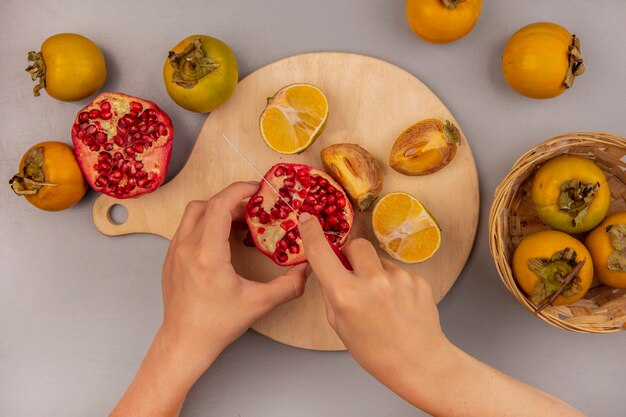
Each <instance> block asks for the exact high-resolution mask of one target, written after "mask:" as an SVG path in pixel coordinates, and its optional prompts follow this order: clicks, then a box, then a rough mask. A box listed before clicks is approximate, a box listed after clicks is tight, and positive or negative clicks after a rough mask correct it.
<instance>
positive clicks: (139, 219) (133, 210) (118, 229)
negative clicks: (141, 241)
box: [93, 190, 173, 239]
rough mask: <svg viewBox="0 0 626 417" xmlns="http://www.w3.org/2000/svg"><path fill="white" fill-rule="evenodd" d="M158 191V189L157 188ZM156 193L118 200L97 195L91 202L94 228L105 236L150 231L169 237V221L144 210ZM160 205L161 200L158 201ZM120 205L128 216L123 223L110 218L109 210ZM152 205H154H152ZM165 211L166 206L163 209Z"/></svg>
mask: <svg viewBox="0 0 626 417" xmlns="http://www.w3.org/2000/svg"><path fill="white" fill-rule="evenodd" d="M159 191H160V190H159ZM155 194H156V193H152V194H147V195H143V196H141V198H129V199H124V200H119V199H116V198H113V197H109V196H107V195H101V196H99V197H98V198H97V199H96V201H95V202H94V204H93V223H94V225H95V226H96V229H98V231H99V232H100V233H102V234H104V235H107V236H122V235H128V234H131V233H152V234H155V235H159V236H163V237H165V238H168V239H169V238H171V235H172V234H173V233H172V232H171V231H170V230H169V229H171V227H169V226H170V225H169V222H167V221H163V219H162V218H161V221H158V220H159V219H155V218H153V217H150V216H149V215H148V212H147V211H146V210H147V208H148V207H151V206H150V200H152V197H153V196H154V195H155ZM159 203H160V204H161V205H162V201H159ZM116 205H120V206H122V207H124V208H125V209H126V211H127V212H128V217H127V218H126V220H125V221H124V222H123V223H117V222H115V221H114V220H113V219H112V218H111V210H112V209H113V207H114V206H116ZM152 207H154V206H152ZM164 212H165V213H167V208H166V210H164Z"/></svg>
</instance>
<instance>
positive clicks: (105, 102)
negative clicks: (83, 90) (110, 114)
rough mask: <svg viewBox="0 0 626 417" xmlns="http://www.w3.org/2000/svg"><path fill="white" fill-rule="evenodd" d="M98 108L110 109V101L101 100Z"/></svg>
mask: <svg viewBox="0 0 626 417" xmlns="http://www.w3.org/2000/svg"><path fill="white" fill-rule="evenodd" d="M100 108H101V109H102V110H111V103H109V102H108V101H103V102H101V103H100Z"/></svg>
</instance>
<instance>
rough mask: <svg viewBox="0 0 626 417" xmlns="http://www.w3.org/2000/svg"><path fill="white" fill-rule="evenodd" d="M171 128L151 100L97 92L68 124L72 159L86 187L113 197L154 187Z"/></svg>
mask: <svg viewBox="0 0 626 417" xmlns="http://www.w3.org/2000/svg"><path fill="white" fill-rule="evenodd" d="M173 138H174V127H173V125H172V121H171V120H170V118H169V116H168V115H167V114H166V113H165V112H164V111H163V110H161V109H160V108H159V106H157V105H156V104H155V103H153V102H151V101H149V100H145V99H142V98H139V97H133V96H129V95H126V94H122V93H102V94H100V95H98V96H97V97H96V98H95V99H94V100H93V101H92V102H91V103H89V104H88V105H87V106H85V108H83V109H82V110H80V111H79V112H78V114H77V116H76V119H75V121H74V124H73V126H72V142H73V144H74V152H75V154H76V159H77V160H78V164H79V166H80V168H81V171H82V172H83V175H84V177H85V179H86V180H87V182H88V183H89V185H90V186H91V187H92V188H93V189H94V190H96V191H100V192H102V193H104V194H107V195H109V196H111V197H115V198H118V199H125V198H133V197H137V196H139V195H141V194H145V193H150V192H152V191H154V190H156V189H157V188H158V187H159V186H160V185H161V184H162V183H163V181H165V177H166V175H167V169H168V166H169V162H170V158H171V153H172V141H173Z"/></svg>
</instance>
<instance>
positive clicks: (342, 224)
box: [339, 220, 350, 231]
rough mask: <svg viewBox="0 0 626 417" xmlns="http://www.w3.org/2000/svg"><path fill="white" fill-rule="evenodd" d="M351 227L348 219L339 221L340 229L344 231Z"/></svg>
mask: <svg viewBox="0 0 626 417" xmlns="http://www.w3.org/2000/svg"><path fill="white" fill-rule="evenodd" d="M348 229H350V225H349V224H348V222H347V221H345V220H342V221H340V222H339V230H341V231H344V230H348Z"/></svg>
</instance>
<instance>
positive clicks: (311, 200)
mask: <svg viewBox="0 0 626 417" xmlns="http://www.w3.org/2000/svg"><path fill="white" fill-rule="evenodd" d="M315 201H316V200H315V197H313V196H312V195H308V196H307V197H306V202H307V203H309V204H315Z"/></svg>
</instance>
